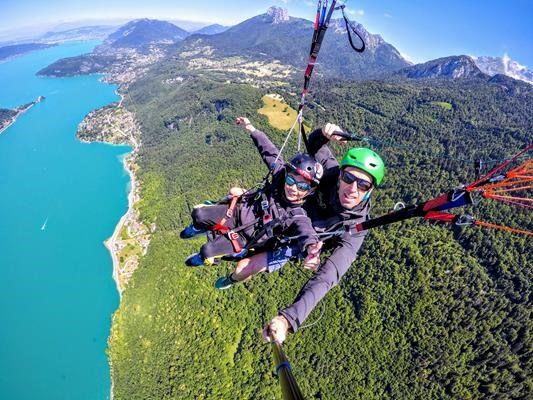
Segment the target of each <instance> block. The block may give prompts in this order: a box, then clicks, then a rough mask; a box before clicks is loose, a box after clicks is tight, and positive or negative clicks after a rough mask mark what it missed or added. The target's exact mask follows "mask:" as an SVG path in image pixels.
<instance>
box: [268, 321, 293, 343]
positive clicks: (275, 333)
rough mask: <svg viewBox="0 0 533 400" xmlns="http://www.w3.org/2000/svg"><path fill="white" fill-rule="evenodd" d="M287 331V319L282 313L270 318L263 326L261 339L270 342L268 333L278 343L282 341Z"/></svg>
mask: <svg viewBox="0 0 533 400" xmlns="http://www.w3.org/2000/svg"><path fill="white" fill-rule="evenodd" d="M288 331H289V321H287V318H285V317H284V316H282V315H278V316H277V317H274V318H272V321H270V323H269V324H268V325H267V326H265V327H264V328H263V339H264V340H265V341H267V342H270V340H271V339H270V335H272V337H273V338H274V340H275V341H276V342H278V343H280V344H281V343H283V342H284V341H285V339H286V338H287V332H288Z"/></svg>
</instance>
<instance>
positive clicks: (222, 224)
mask: <svg viewBox="0 0 533 400" xmlns="http://www.w3.org/2000/svg"><path fill="white" fill-rule="evenodd" d="M237 201H239V196H232V197H231V203H230V204H229V207H228V210H227V211H226V215H225V216H224V217H223V218H222V219H221V220H220V222H219V223H218V224H215V225H214V226H213V228H212V230H213V231H214V232H219V233H227V232H228V231H229V228H228V227H227V226H225V224H226V221H227V220H228V218H231V217H233V210H234V209H235V206H236V205H237Z"/></svg>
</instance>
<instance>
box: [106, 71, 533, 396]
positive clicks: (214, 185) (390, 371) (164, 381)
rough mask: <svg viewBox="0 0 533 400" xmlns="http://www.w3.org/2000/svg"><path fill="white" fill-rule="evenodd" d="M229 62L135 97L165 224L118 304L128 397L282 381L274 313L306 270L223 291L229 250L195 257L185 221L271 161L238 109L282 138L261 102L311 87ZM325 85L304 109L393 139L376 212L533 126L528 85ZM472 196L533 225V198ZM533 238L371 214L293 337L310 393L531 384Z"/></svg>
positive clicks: (461, 173) (289, 346)
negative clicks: (336, 277) (531, 203)
mask: <svg viewBox="0 0 533 400" xmlns="http://www.w3.org/2000/svg"><path fill="white" fill-rule="evenodd" d="M177 77H179V79H177ZM227 80H228V82H229V80H231V77H225V76H220V75H218V76H216V77H214V76H210V75H204V74H202V72H201V71H196V72H195V73H194V75H193V74H192V73H191V72H187V71H185V70H183V69H181V66H180V65H179V64H177V63H176V61H172V62H170V61H169V62H166V63H163V64H160V65H159V66H158V67H157V68H156V69H154V70H152V71H151V72H150V73H149V74H148V75H147V76H145V77H144V78H143V79H142V80H140V81H138V82H137V83H135V84H134V85H132V86H131V87H130V88H129V91H128V94H127V95H126V97H125V104H126V106H127V107H128V108H129V109H130V110H132V111H134V112H136V113H137V119H138V120H139V121H140V122H141V123H142V138H141V139H142V143H143V146H142V148H141V151H140V156H139V164H140V171H139V176H140V179H141V182H142V198H143V200H142V202H141V204H140V206H139V208H140V211H141V216H142V218H143V219H144V220H145V221H146V222H149V223H151V222H156V224H157V231H156V233H155V234H154V236H153V239H152V242H151V244H150V248H149V251H148V254H147V255H146V256H145V257H144V258H143V259H142V261H141V264H140V266H139V268H138V270H137V271H136V272H135V274H134V275H133V277H132V279H131V281H130V284H129V287H128V288H127V289H126V290H125V292H124V293H123V296H122V301H121V305H120V308H119V310H118V311H117V312H116V314H115V316H114V321H113V329H112V334H111V337H110V347H109V355H110V359H111V362H112V378H113V382H114V396H115V399H117V400H121V399H127V400H133V399H142V400H146V399H273V398H274V399H279V398H281V393H280V390H279V386H278V383H277V379H276V378H275V376H274V374H273V365H272V358H271V352H270V348H269V346H268V345H266V344H264V343H263V342H262V340H261V338H260V329H261V327H262V325H263V324H264V323H265V322H267V321H268V320H269V319H270V318H271V317H272V316H274V315H276V313H277V310H278V309H279V308H280V307H283V306H284V305H287V304H290V303H291V302H292V300H293V299H294V297H295V296H296V294H297V293H298V291H299V288H300V287H301V286H302V285H303V283H304V282H305V281H306V279H307V277H308V276H309V272H307V271H306V272H302V271H303V269H302V267H301V265H295V264H291V265H288V266H286V267H285V268H284V269H283V271H282V272H281V273H276V274H272V275H269V276H266V275H265V276H261V277H258V278H256V279H253V280H252V281H251V282H250V283H246V284H241V285H238V286H236V287H234V288H232V289H230V290H227V291H218V290H216V289H215V288H214V287H213V283H214V281H215V280H216V278H217V277H218V276H221V275H222V274H225V273H227V272H228V271H229V270H230V269H231V268H232V265H231V264H229V263H222V264H221V265H220V266H217V267H212V268H196V269H194V268H188V267H185V266H184V264H183V262H184V259H185V258H186V257H187V256H188V255H189V254H190V253H192V252H194V251H195V250H196V249H197V248H198V247H199V246H200V245H201V244H202V243H203V241H204V238H199V239H194V240H192V241H183V240H180V239H179V238H178V233H179V231H180V229H181V228H182V227H183V226H185V225H186V224H188V223H189V219H190V210H191V207H192V206H193V205H194V204H197V203H200V202H202V201H204V200H205V199H217V198H219V197H221V196H222V195H224V194H225V193H226V192H227V190H228V188H229V187H231V186H233V185H243V186H245V187H250V186H251V185H253V184H255V183H257V182H259V181H260V179H261V177H262V176H263V175H264V173H265V172H266V171H265V167H264V166H263V164H262V163H261V161H260V159H259V156H258V154H257V153H256V151H255V149H254V146H253V144H252V142H251V140H250V139H249V138H248V137H247V134H246V133H245V132H244V131H243V130H241V129H238V128H237V127H235V126H234V123H233V121H234V118H235V117H236V116H239V115H244V116H247V117H249V118H250V119H251V120H252V122H253V123H254V124H255V125H256V126H257V127H258V128H259V129H262V130H264V131H265V132H267V134H268V135H269V136H270V137H271V138H272V139H273V140H274V142H276V143H278V144H281V142H282V140H283V137H284V132H280V131H277V130H274V129H273V128H270V127H269V126H268V123H267V120H266V117H264V116H262V115H259V114H258V113H257V110H258V109H259V108H261V107H262V102H261V97H262V96H263V95H264V94H266V93H273V92H274V93H279V94H281V95H282V96H284V97H285V99H286V100H287V101H288V102H290V103H292V104H293V105H295V103H296V101H297V97H296V95H292V96H291V95H290V93H291V92H292V93H295V92H297V90H298V89H297V88H294V87H277V88H275V89H273V88H268V87H262V86H260V85H259V86H255V87H253V86H251V85H246V84H237V83H227V82H226V81H227ZM507 85H510V83H509V82H507ZM312 93H313V96H312V98H311V99H310V100H311V104H310V105H311V107H310V108H309V109H308V110H307V111H306V117H307V120H308V121H309V122H310V124H312V125H313V126H321V125H322V124H324V123H325V122H327V121H330V122H334V123H337V124H339V125H340V126H341V127H343V128H346V129H351V130H354V131H357V132H365V133H366V134H368V135H369V136H372V137H374V138H377V139H379V140H381V141H383V142H387V143H394V145H395V146H394V147H388V146H381V147H376V148H375V150H377V151H379V152H380V153H381V154H382V155H383V158H384V159H385V162H386V165H387V167H388V168H387V175H386V178H385V183H384V185H383V187H382V188H380V189H379V190H377V191H376V193H375V195H374V208H373V214H374V215H379V214H381V213H385V212H387V211H388V210H390V209H392V207H393V206H394V204H395V203H396V202H398V201H403V202H405V203H414V202H417V201H421V200H425V199H428V198H431V197H435V196H437V195H438V194H441V193H443V192H444V191H446V190H448V189H451V188H453V187H455V186H457V185H459V184H460V183H468V182H469V181H471V180H473V179H474V169H473V163H474V160H475V159H476V158H478V157H482V158H485V159H503V158H505V157H508V156H510V155H512V154H514V153H515V152H516V151H517V150H519V149H520V148H522V147H523V146H524V145H525V144H526V143H528V142H532V139H533V135H532V128H533V119H532V115H533V92H532V90H531V87H530V86H527V85H517V86H513V87H511V88H510V87H509V86H505V85H502V84H496V83H487V82H486V81H484V80H479V79H472V80H457V81H454V82H449V81H420V82H416V83H409V82H402V83H390V82H389V83H383V82H359V83H350V82H339V81H330V82H327V81H319V80H318V79H317V80H315V81H313V87H312ZM346 147H347V145H343V146H339V147H338V148H336V149H335V151H336V154H337V155H339V156H340V155H341V153H342V152H343V150H344V149H345V148H346ZM292 150H294V145H293V146H292ZM292 150H289V152H288V153H287V154H286V155H288V154H289V153H290V151H292ZM436 155H438V158H437V157H435V156H436ZM468 212H470V213H472V214H473V215H475V216H476V217H478V218H480V219H485V220H489V221H492V222H497V223H503V224H506V225H510V226H520V227H522V228H526V229H530V230H531V229H532V228H533V224H532V221H531V213H528V212H526V211H524V210H521V209H517V208H514V207H511V206H506V205H503V204H495V203H491V202H488V201H486V202H483V203H482V204H480V205H479V206H477V207H471V208H470V209H469V210H468ZM531 254H533V249H532V243H531V239H530V238H528V237H525V236H519V235H513V234H509V233H505V232H500V231H491V230H485V229H480V228H466V229H465V230H463V231H460V230H451V229H449V228H448V227H443V226H440V225H433V224H429V223H426V222H422V221H418V220H413V221H410V222H406V223H402V224H396V225H390V226H388V227H385V228H380V229H376V230H374V231H371V232H370V233H369V235H368V236H367V239H366V240H365V243H364V245H363V248H362V251H361V252H360V256H359V257H358V259H357V260H356V262H355V263H354V265H353V266H352V268H351V269H350V271H349V272H348V274H347V276H346V277H345V278H344V279H343V281H342V283H341V284H340V285H339V287H337V288H335V289H333V290H332V291H331V292H330V293H329V294H328V296H327V297H326V299H325V300H324V301H323V305H324V307H325V308H324V309H322V308H321V307H320V306H319V307H318V308H317V310H315V311H314V312H313V314H312V315H311V316H310V318H309V322H313V321H316V320H317V318H319V317H320V316H321V312H322V310H324V314H323V316H322V318H321V319H320V321H318V323H317V324H315V325H314V326H313V327H310V328H306V329H302V330H301V331H299V332H298V333H297V334H294V335H291V336H290V337H289V338H288V340H287V342H286V345H285V351H286V353H287V355H288V356H289V358H290V360H291V362H292V364H293V368H294V374H295V376H296V378H297V380H298V383H299V385H300V387H301V389H302V391H303V392H304V394H305V396H306V398H309V399H365V400H367V399H376V400H377V399H428V400H429V399H527V398H531V391H532V388H533V380H532V359H531V356H530V354H531V353H530V352H531V327H532V322H531V321H532V319H531V309H532V304H531V282H532V278H533V277H532V272H531V265H532V259H531Z"/></svg>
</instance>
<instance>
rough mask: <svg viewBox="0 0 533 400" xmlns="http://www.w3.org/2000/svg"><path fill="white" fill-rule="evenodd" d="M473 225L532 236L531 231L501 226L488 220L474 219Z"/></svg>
mask: <svg viewBox="0 0 533 400" xmlns="http://www.w3.org/2000/svg"><path fill="white" fill-rule="evenodd" d="M474 225H478V226H483V227H485V228H493V229H500V230H502V231H507V232H513V233H521V234H523V235H529V236H533V232H529V231H523V230H520V229H515V228H509V227H508V226H503V225H496V224H491V223H489V222H483V221H478V220H475V221H474Z"/></svg>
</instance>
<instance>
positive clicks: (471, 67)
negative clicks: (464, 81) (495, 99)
mask: <svg viewBox="0 0 533 400" xmlns="http://www.w3.org/2000/svg"><path fill="white" fill-rule="evenodd" d="M397 75H402V76H405V77H407V78H412V79H419V78H436V77H446V78H449V79H459V78H468V77H478V76H483V73H482V72H481V70H480V69H479V68H478V67H477V66H476V64H475V63H474V60H473V59H472V58H470V57H468V56H465V55H461V56H450V57H443V58H438V59H436V60H431V61H428V62H426V63H423V64H416V65H413V66H411V67H407V68H404V69H402V70H400V71H398V73H397Z"/></svg>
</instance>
